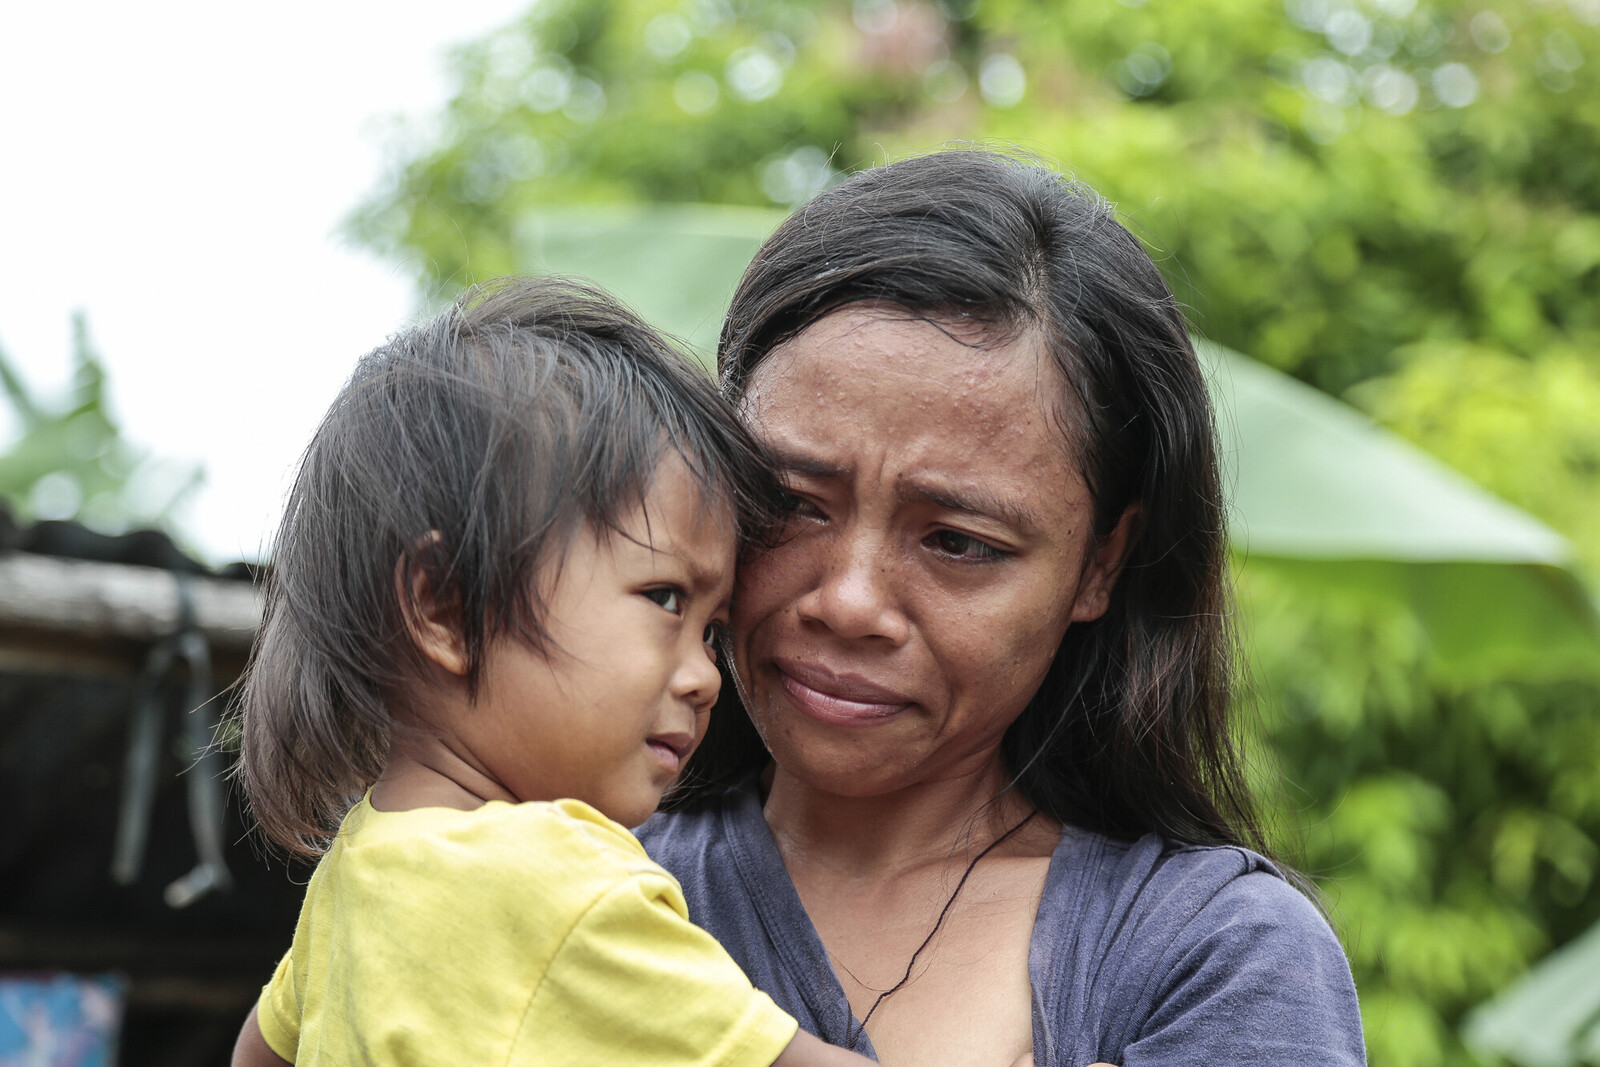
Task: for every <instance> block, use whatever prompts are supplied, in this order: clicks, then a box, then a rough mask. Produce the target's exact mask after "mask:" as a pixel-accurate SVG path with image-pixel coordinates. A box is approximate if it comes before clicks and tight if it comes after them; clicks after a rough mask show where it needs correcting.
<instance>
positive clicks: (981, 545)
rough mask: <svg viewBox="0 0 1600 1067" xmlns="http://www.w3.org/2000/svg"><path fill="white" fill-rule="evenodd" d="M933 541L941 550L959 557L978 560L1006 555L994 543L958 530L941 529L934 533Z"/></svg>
mask: <svg viewBox="0 0 1600 1067" xmlns="http://www.w3.org/2000/svg"><path fill="white" fill-rule="evenodd" d="M932 541H933V544H934V547H936V548H937V549H938V550H939V551H940V552H943V553H944V554H945V555H947V556H954V557H955V558H957V559H965V560H973V561H975V562H978V561H987V560H995V559H1001V558H1003V557H1004V556H1005V553H1004V552H1001V551H1000V550H999V549H997V548H995V547H994V546H993V545H991V544H988V543H987V542H984V541H980V540H978V539H977V538H976V537H972V536H969V535H967V534H964V533H960V532H958V531H956V530H940V531H939V532H938V533H936V534H934V535H933V537H932Z"/></svg>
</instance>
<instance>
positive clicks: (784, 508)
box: [778, 492, 822, 519]
mask: <svg viewBox="0 0 1600 1067" xmlns="http://www.w3.org/2000/svg"><path fill="white" fill-rule="evenodd" d="M778 510H779V511H780V512H782V513H783V514H784V515H786V516H789V517H790V518H796V517H798V518H804V519H814V518H817V517H818V516H820V515H821V514H822V512H821V511H819V510H818V509H817V506H816V505H815V504H813V503H812V502H811V501H809V500H807V499H806V498H805V497H803V496H800V495H798V494H796V493H790V492H780V493H779V494H778Z"/></svg>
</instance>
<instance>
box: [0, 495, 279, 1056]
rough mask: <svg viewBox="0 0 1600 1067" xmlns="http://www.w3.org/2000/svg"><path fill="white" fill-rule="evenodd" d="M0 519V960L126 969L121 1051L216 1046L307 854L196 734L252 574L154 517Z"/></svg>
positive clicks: (29, 967) (247, 618)
mask: <svg viewBox="0 0 1600 1067" xmlns="http://www.w3.org/2000/svg"><path fill="white" fill-rule="evenodd" d="M3 520H4V516H3V515H0V535H3V536H0V971H7V972H17V971H71V972H76V973H104V972H115V973H118V974H120V975H122V976H123V977H124V979H125V980H126V982H127V1008H126V1014H125V1016H124V1024H123V1030H122V1041H121V1046H120V1058H119V1062H120V1063H121V1064H122V1065H123V1067H145V1065H155V1064H161V1065H163V1067H190V1065H193V1067H202V1065H203V1067H212V1065H219V1064H225V1063H227V1060H228V1053H229V1050H230V1049H231V1047H232V1043H233V1037H234V1034H235V1033H236V1032H237V1030H238V1026H239V1023H240V1021H241V1020H242V1019H243V1017H244V1014H245V1012H246V1011H248V1009H249V1007H250V1004H251V1003H252V1002H253V1000H254V998H255V996H256V993H257V991H258V990H259V988H260V986H261V984H262V983H263V982H264V981H265V980H266V978H267V977H268V976H269V975H270V973H271V968H272V965H273V963H274V962H275V961H276V959H277V957H278V956H279V955H280V954H281V953H282V951H283V950H284V948H285V947H286V946H287V945H288V942H289V939H290V937H291V936H292V933H293V928H294V921H295V916H296V914H297V912H298V908H299V900H300V896H301V892H302V889H301V886H302V884H303V882H304V879H305V877H306V876H307V874H308V872H307V871H306V870H304V869H290V868H288V867H286V866H285V864H283V863H282V862H281V861H280V862H274V863H272V864H270V865H269V864H268V863H267V862H266V861H265V859H264V857H263V856H262V855H261V850H260V847H259V846H258V845H257V844H256V843H255V841H254V839H253V838H251V837H249V836H248V835H247V833H246V826H245V820H244V817H243V815H242V812H241V808H240V804H239V800H238V797H237V795H236V791H235V790H233V789H232V787H231V786H230V784H229V783H228V782H227V781H226V780H225V776H224V774H223V772H224V771H225V769H226V767H227V765H228V763H229V762H230V761H231V753H228V752H226V751H225V750H226V741H227V739H226V736H223V737H222V738H221V742H222V745H221V748H220V749H218V748H213V749H211V750H209V751H207V750H206V746H205V745H203V744H200V743H199V742H201V741H204V740H208V739H209V738H210V736H211V734H212V727H213V724H214V723H215V721H216V718H217V714H216V712H217V711H218V710H219V709H220V706H221V704H222V702H224V701H226V700H227V698H228V692H229V689H228V687H229V686H230V685H231V683H232V682H233V681H234V680H235V679H236V678H237V677H238V674H239V672H240V670H241V669H242V668H243V665H244V663H245V659H246V656H247V654H248V651H249V646H250V642H251V640H252V639H253V636H254V632H255V628H256V625H257V622H258V619H259V613H260V599H259V593H258V591H257V589H256V587H255V585H254V583H253V582H252V581H251V580H250V577H251V575H250V574H249V573H248V569H247V568H242V567H235V568H231V569H230V572H228V573H223V574H214V573H211V572H209V571H207V570H206V569H205V568H203V567H200V566H198V565H197V564H195V563H194V562H193V561H191V560H188V559H186V558H184V557H183V556H182V555H181V554H180V553H178V552H177V551H176V550H175V549H173V548H172V546H171V543H170V542H168V541H166V540H165V538H162V537H160V535H152V534H139V535H133V536H131V537H129V538H102V537H98V536H97V535H93V534H91V533H89V532H88V531H84V530H82V529H81V528H73V527H69V526H68V525H66V524H40V526H39V527H29V528H26V529H22V530H19V529H18V528H17V527H15V526H14V525H12V524H10V523H9V522H5V521H3ZM7 542H8V543H9V547H4V546H5V545H6V543H7ZM41 549H43V550H42V551H41ZM62 553H76V554H75V555H73V554H62ZM85 556H94V557H98V558H82V557H85ZM152 563H153V564H155V565H151V564H152ZM202 694H203V695H202ZM197 705H204V706H203V707H201V708H200V709H199V710H196V707H197ZM130 750H132V751H133V752H134V756H133V757H132V758H130ZM197 750H198V751H197ZM202 753H203V758H202ZM208 855H209V858H210V860H211V861H212V862H211V863H209V864H208V863H207V858H208ZM114 868H115V869H114Z"/></svg>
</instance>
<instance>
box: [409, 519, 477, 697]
mask: <svg viewBox="0 0 1600 1067" xmlns="http://www.w3.org/2000/svg"><path fill="white" fill-rule="evenodd" d="M443 544H444V538H443V537H442V536H441V535H440V533H439V531H438V530H430V531H428V533H426V534H425V535H423V536H422V537H420V538H418V539H417V551H416V552H414V553H411V554H408V555H403V556H401V557H400V558H399V559H397V560H395V563H394V591H395V596H396V597H397V598H399V601H400V617H401V618H402V619H404V620H405V626H406V634H407V635H408V636H409V637H410V638H411V642H412V644H414V645H416V646H417V651H418V652H421V653H422V655H423V658H424V659H426V660H428V661H429V662H430V663H433V664H436V665H437V666H439V667H441V668H443V669H444V670H445V671H447V672H448V673H450V674H454V675H465V674H466V673H467V668H468V665H469V664H468V657H467V646H466V641H465V640H463V638H462V636H461V604H460V601H459V600H458V599H457V598H456V597H455V596H454V595H453V594H451V593H448V592H441V591H440V590H439V589H438V588H436V587H435V585H434V581H433V578H432V577H431V576H430V574H429V569H428V567H427V566H426V565H425V564H424V562H423V561H424V559H425V558H426V557H428V556H429V555H432V554H434V553H437V552H438V551H439V550H440V548H441V546H442V545H443Z"/></svg>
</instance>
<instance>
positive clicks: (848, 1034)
mask: <svg viewBox="0 0 1600 1067" xmlns="http://www.w3.org/2000/svg"><path fill="white" fill-rule="evenodd" d="M1037 814H1039V812H1038V811H1037V810H1035V811H1030V812H1028V814H1027V815H1025V816H1023V819H1022V821H1021V822H1019V823H1017V825H1015V826H1013V827H1012V828H1011V829H1009V830H1007V831H1006V832H1005V833H1003V834H1001V835H1000V836H999V837H997V838H995V839H994V840H993V841H991V842H989V847H988V848H986V849H984V850H983V851H982V852H980V853H978V854H977V855H976V856H974V857H973V858H972V862H971V863H969V864H967V869H966V870H965V871H963V872H962V874H961V881H959V882H957V883H956V888H955V891H954V892H953V893H951V894H950V899H949V900H947V901H945V902H944V909H943V910H942V911H940V912H939V919H938V921H937V922H935V923H934V924H933V929H932V930H929V931H928V936H927V937H925V938H923V939H922V944H920V945H918V946H917V951H915V952H913V953H912V954H911V959H910V961H909V962H908V963H907V964H906V973H905V977H903V978H901V979H900V981H898V982H896V983H895V984H894V985H892V986H890V987H889V988H888V989H885V990H884V991H883V992H882V993H879V994H878V999H877V1000H874V1001H873V1002H872V1007H870V1008H868V1009H867V1013H866V1014H865V1015H863V1016H862V1017H861V1025H860V1026H857V1027H853V1028H846V1030H845V1042H844V1047H845V1048H851V1049H853V1048H855V1045H856V1040H857V1039H858V1038H860V1037H861V1035H862V1033H864V1032H865V1031H866V1029H867V1022H868V1020H870V1019H871V1018H872V1013H873V1012H875V1011H877V1010H878V1005H879V1004H882V1003H883V1002H884V1001H885V1000H887V999H889V995H890V994H891V993H898V992H899V991H900V989H901V987H903V986H904V985H905V984H906V983H907V982H909V981H911V971H912V969H913V968H915V967H916V965H917V957H918V956H920V955H922V950H923V949H925V948H927V947H928V944H929V942H931V941H932V940H933V935H935V934H937V933H938V932H939V927H941V926H943V925H944V918H945V916H946V915H949V914H950V908H951V906H952V905H954V904H955V902H956V897H958V896H960V895H961V887H962V886H964V885H966V884H967V879H968V878H970V877H971V876H972V870H973V868H974V867H976V866H977V865H978V861H979V860H981V859H983V857H985V856H987V855H988V854H989V853H991V852H993V851H994V850H995V849H996V848H998V847H999V846H1000V843H1001V842H1002V841H1004V840H1006V839H1007V838H1008V837H1010V836H1011V835H1012V834H1014V833H1016V832H1017V831H1018V830H1020V829H1022V828H1023V827H1024V826H1026V825H1028V820H1029V819H1031V818H1033V817H1034V816H1035V815H1037ZM851 977H854V975H852V976H851ZM856 980H857V981H858V982H859V981H860V979H859V978H858V979H856Z"/></svg>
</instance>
